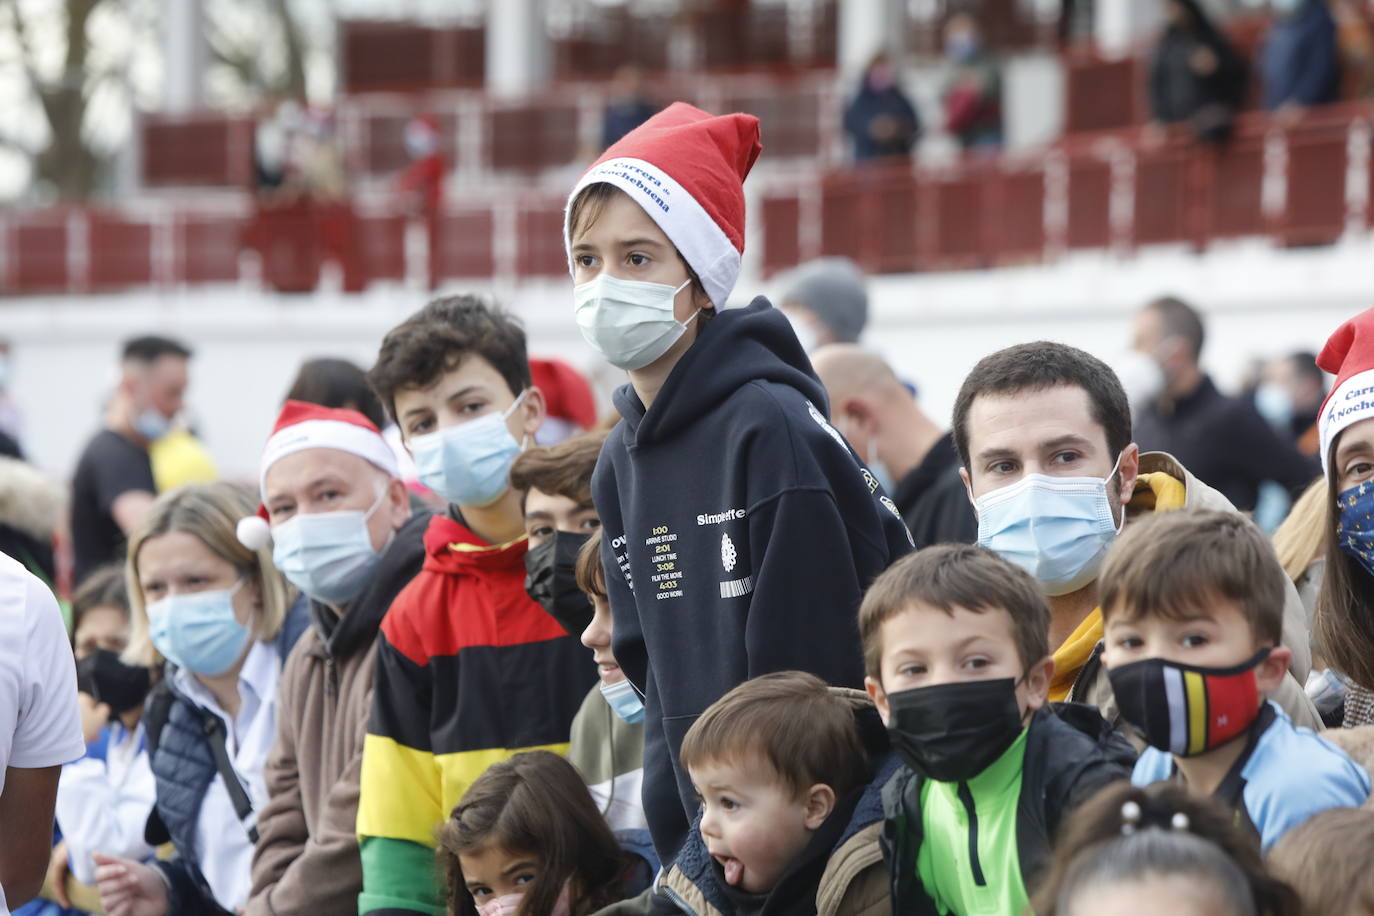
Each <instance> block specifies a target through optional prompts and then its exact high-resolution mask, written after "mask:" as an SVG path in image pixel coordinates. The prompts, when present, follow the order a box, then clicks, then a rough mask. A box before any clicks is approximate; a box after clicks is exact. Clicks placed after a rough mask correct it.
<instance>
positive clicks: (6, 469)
mask: <svg viewBox="0 0 1374 916" xmlns="http://www.w3.org/2000/svg"><path fill="white" fill-rule="evenodd" d="M61 514H62V488H61V487H59V486H58V485H57V484H56V483H53V482H52V481H50V480H48V479H47V478H46V477H44V476H43V475H42V474H40V473H39V472H38V470H37V469H36V468H34V467H33V466H32V465H29V464H26V463H24V462H23V461H20V460H19V459H17V458H0V553H3V554H5V555H6V556H8V557H10V558H11V559H13V560H18V561H19V562H20V563H22V564H23V566H24V568H25V569H27V570H28V571H29V572H31V573H33V574H34V575H35V576H37V577H38V578H40V579H42V580H43V582H44V583H45V584H46V585H47V586H48V587H49V588H52V587H53V583H54V582H55V581H56V575H57V567H56V564H55V562H54V557H53V534H54V532H55V531H56V530H57V525H58V523H59V521H60V515H61Z"/></svg>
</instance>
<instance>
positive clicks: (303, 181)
mask: <svg viewBox="0 0 1374 916" xmlns="http://www.w3.org/2000/svg"><path fill="white" fill-rule="evenodd" d="M289 161H290V163H291V169H290V170H291V173H292V176H293V178H294V180H295V181H296V182H297V183H298V184H299V185H300V188H301V190H302V191H303V192H304V193H306V194H308V195H309V196H310V198H311V199H312V200H315V201H324V202H328V201H335V200H339V199H341V198H342V197H343V196H344V194H345V192H346V191H347V184H346V182H345V180H344V169H343V157H342V156H341V154H340V151H339V145H338V142H337V140H336V138H335V136H334V115H333V113H331V112H329V111H327V110H326V109H323V108H312V109H310V110H309V111H307V112H306V113H305V116H304V117H303V118H302V119H301V124H300V129H299V130H298V131H296V134H295V139H294V142H293V143H292V144H291V148H290V158H289Z"/></svg>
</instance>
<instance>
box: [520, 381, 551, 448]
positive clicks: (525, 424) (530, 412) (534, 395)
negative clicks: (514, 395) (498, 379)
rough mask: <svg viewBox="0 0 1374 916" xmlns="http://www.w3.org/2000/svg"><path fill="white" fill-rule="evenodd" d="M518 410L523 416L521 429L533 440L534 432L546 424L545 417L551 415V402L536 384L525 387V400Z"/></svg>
mask: <svg viewBox="0 0 1374 916" xmlns="http://www.w3.org/2000/svg"><path fill="white" fill-rule="evenodd" d="M518 410H519V415H520V417H521V420H520V430H521V432H522V433H523V434H524V436H527V437H529V439H530V441H531V442H533V441H534V434H535V433H536V432H538V431H539V427H541V426H543V425H544V418H545V417H547V416H548V415H549V402H548V401H546V400H545V399H544V392H542V391H540V390H539V389H538V388H536V387H535V386H534V385H531V386H530V387H529V388H527V389H525V400H524V401H523V402H522V403H521V404H520V407H519V408H518Z"/></svg>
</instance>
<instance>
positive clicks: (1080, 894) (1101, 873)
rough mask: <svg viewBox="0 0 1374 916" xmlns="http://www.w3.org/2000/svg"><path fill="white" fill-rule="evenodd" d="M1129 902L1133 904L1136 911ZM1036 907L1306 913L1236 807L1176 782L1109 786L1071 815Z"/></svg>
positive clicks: (1061, 912) (1048, 913)
mask: <svg viewBox="0 0 1374 916" xmlns="http://www.w3.org/2000/svg"><path fill="white" fill-rule="evenodd" d="M1130 902H1134V905H1135V907H1138V908H1132V907H1131V905H1130ZM1033 908H1034V910H1035V912H1036V913H1037V914H1038V916H1094V914H1098V913H1107V912H1110V913H1136V912H1139V913H1147V912H1148V913H1169V914H1171V916H1299V914H1300V913H1301V912H1302V910H1301V907H1300V904H1299V902H1298V898H1297V895H1296V894H1295V892H1294V891H1293V889H1292V888H1291V887H1289V886H1288V885H1286V884H1284V883H1283V882H1281V881H1278V880H1276V879H1274V878H1271V877H1270V876H1269V874H1268V873H1267V872H1266V871H1265V870H1264V863H1263V862H1262V861H1261V859H1260V853H1259V847H1258V845H1257V844H1256V843H1255V840H1254V838H1253V837H1251V836H1248V835H1247V834H1246V833H1244V832H1243V831H1242V830H1241V828H1240V827H1239V826H1237V824H1236V823H1235V818H1234V816H1233V815H1232V813H1231V812H1230V811H1228V810H1227V809H1226V808H1225V807H1223V806H1221V805H1220V804H1218V803H1217V802H1215V801H1213V800H1212V799H1210V798H1203V797H1199V796H1195V795H1192V794H1190V793H1189V792H1188V790H1187V789H1186V788H1184V787H1183V786H1182V785H1179V784H1177V783H1168V782H1160V783H1155V784H1154V785H1152V786H1150V787H1148V788H1144V789H1141V788H1137V787H1135V786H1132V785H1130V784H1129V783H1126V782H1121V783H1116V784H1114V785H1111V786H1108V787H1107V788H1105V789H1103V790H1102V791H1101V792H1099V793H1098V794H1097V795H1095V796H1094V797H1093V798H1092V799H1090V800H1089V801H1087V802H1086V803H1084V804H1083V806H1082V807H1080V808H1079V809H1078V810H1077V811H1075V812H1074V814H1073V816H1072V818H1071V819H1070V820H1069V823H1068V825H1067V826H1066V827H1065V828H1064V832H1063V834H1062V835H1061V838H1060V841H1059V845H1058V848H1057V849H1056V850H1055V858H1054V864H1053V865H1052V866H1051V869H1050V873H1049V875H1048V877H1047V878H1046V880H1045V883H1044V885H1043V886H1042V887H1041V888H1040V892H1039V893H1038V894H1036V896H1035V899H1034V901H1033Z"/></svg>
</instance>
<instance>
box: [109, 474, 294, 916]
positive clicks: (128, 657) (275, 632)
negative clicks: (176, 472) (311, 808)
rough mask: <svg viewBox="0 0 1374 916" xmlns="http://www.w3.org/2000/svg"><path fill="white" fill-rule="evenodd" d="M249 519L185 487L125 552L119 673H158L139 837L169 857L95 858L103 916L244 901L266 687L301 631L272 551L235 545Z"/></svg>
mask: <svg viewBox="0 0 1374 916" xmlns="http://www.w3.org/2000/svg"><path fill="white" fill-rule="evenodd" d="M255 509H256V505H255V503H254V501H253V500H252V499H251V498H250V497H249V496H248V495H247V494H246V493H245V492H243V491H242V490H239V489H238V488H236V487H234V486H232V485H230V484H226V483H211V484H195V485H191V486H187V487H183V488H181V489H179V490H173V491H172V492H170V493H165V494H163V495H162V496H160V497H159V498H158V500H157V502H156V503H154V504H153V507H152V508H151V509H150V510H149V512H148V514H147V516H146V517H145V518H144V519H143V521H142V522H141V524H140V525H139V527H138V528H137V529H136V530H135V531H134V532H133V535H132V536H131V537H130V539H129V551H128V559H127V565H126V570H127V577H128V587H129V605H130V611H131V624H132V627H131V636H130V640H129V646H128V648H127V649H126V650H125V652H124V659H125V661H126V662H128V663H130V664H144V665H157V664H161V663H163V662H165V672H164V676H163V679H162V682H161V683H160V684H159V685H158V687H157V689H156V690H155V691H154V692H153V694H152V696H150V698H149V700H148V705H147V711H146V713H145V715H144V723H145V726H146V728H147V732H148V742H149V749H150V753H151V755H152V768H153V775H154V776H155V778H156V782H157V804H156V807H155V810H154V816H153V818H152V819H151V820H150V823H149V836H150V838H155V839H157V840H158V841H163V840H165V839H170V840H171V841H172V843H173V844H174V845H175V847H176V850H177V855H176V856H175V857H174V858H173V859H172V860H171V861H168V862H157V863H154V864H151V865H141V864H139V863H137V862H132V861H129V860H127V859H118V858H114V857H109V856H97V857H96V861H97V863H98V864H99V868H97V870H96V883H97V887H98V888H99V890H100V898H101V903H102V905H103V906H104V907H105V909H106V911H107V912H108V913H110V914H111V916H128V914H139V916H153V914H161V913H168V914H170V913H191V912H195V913H233V912H236V911H238V910H240V909H241V908H242V907H243V906H244V904H245V903H246V902H247V900H248V895H249V890H250V883H251V874H250V866H251V864H252V858H253V846H254V843H255V842H256V840H257V830H256V828H255V827H254V821H255V816H254V811H255V810H256V809H258V808H260V807H261V806H262V805H263V804H264V803H265V801H266V799H267V790H266V786H265V784H264V782H263V763H264V761H265V760H266V757H267V752H268V749H269V748H270V747H271V744H272V741H273V740H274V738H275V737H276V732H277V728H276V718H277V682H278V678H279V677H280V674H281V669H282V665H283V664H284V663H285V660H286V656H287V654H288V653H289V652H290V651H291V647H292V645H293V644H294V643H295V641H296V638H297V637H299V636H300V634H301V632H302V630H303V629H304V628H305V626H306V625H307V623H308V620H307V616H306V610H305V603H304V602H303V601H296V602H294V603H293V595H292V593H291V590H290V588H289V586H288V585H287V583H286V581H285V580H284V579H283V578H282V576H281V574H280V573H278V572H277V570H276V568H275V567H274V566H273V565H272V559H271V557H272V554H271V549H270V548H266V547H265V548H262V549H259V550H256V551H254V550H249V549H248V548H247V547H245V546H244V545H243V544H242V543H240V542H239V540H238V538H237V536H236V533H235V529H236V526H237V524H238V521H239V519H241V518H243V517H245V516H247V515H251V514H252V513H253V511H254V510H255ZM159 827H160V828H161V830H160V831H159V830H155V828H159ZM159 834H160V835H159Z"/></svg>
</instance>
